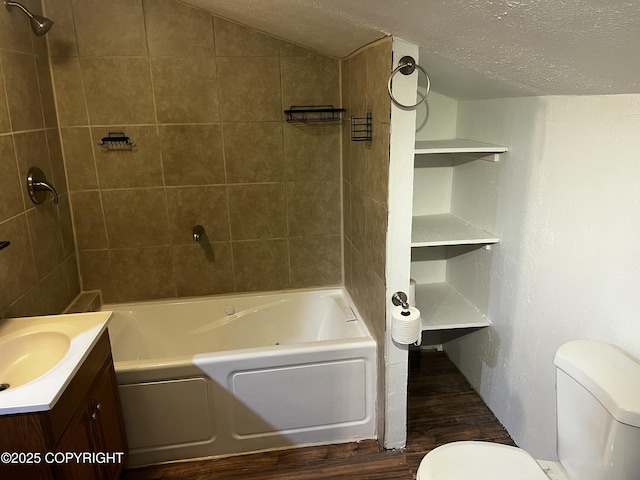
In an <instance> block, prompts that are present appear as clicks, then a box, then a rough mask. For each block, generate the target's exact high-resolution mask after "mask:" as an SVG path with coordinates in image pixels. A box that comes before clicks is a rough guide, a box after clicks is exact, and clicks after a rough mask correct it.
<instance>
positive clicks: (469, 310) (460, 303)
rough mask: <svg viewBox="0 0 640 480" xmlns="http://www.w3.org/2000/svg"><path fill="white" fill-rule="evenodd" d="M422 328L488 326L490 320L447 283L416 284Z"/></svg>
mask: <svg viewBox="0 0 640 480" xmlns="http://www.w3.org/2000/svg"><path fill="white" fill-rule="evenodd" d="M416 307H417V308H418V309H419V310H420V313H421V314H422V330H423V331H426V330H448V329H456V328H479V327H488V326H490V325H491V322H490V321H489V320H488V319H487V318H486V317H485V316H484V315H483V314H482V313H481V312H480V311H478V309H477V308H475V307H474V306H473V305H471V304H470V303H469V302H468V301H467V300H466V299H465V298H464V297H463V296H462V295H460V294H459V293H458V292H457V291H456V290H455V289H453V288H452V287H451V286H449V284H447V283H428V284H423V285H417V286H416Z"/></svg>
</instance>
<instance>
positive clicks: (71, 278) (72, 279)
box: [64, 254, 81, 300]
mask: <svg viewBox="0 0 640 480" xmlns="http://www.w3.org/2000/svg"><path fill="white" fill-rule="evenodd" d="M64 265H65V268H66V269H67V283H68V285H69V296H70V297H71V300H73V299H74V298H76V297H77V296H78V295H79V294H80V291H81V288H80V276H79V274H78V263H77V261H76V256H75V254H74V255H71V256H70V257H69V258H67V260H66V261H65V263H64Z"/></svg>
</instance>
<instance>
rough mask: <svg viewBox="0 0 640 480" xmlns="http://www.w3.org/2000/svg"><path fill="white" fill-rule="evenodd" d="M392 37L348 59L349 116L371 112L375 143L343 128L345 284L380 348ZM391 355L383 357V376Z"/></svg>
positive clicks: (381, 401) (380, 394)
mask: <svg viewBox="0 0 640 480" xmlns="http://www.w3.org/2000/svg"><path fill="white" fill-rule="evenodd" d="M391 47H392V40H391V38H386V39H383V40H381V41H378V42H375V43H374V44H371V45H369V46H367V47H364V48H362V49H360V50H359V51H358V52H356V53H355V54H354V55H352V56H350V57H349V58H346V59H345V60H343V61H342V102H343V106H344V108H346V109H347V117H349V118H350V117H351V115H354V116H356V117H365V116H366V113H367V112H371V114H372V120H373V128H372V141H371V142H353V141H351V138H350V137H351V134H350V128H349V122H345V123H344V125H343V143H342V145H343V147H342V156H343V167H342V174H343V189H344V195H343V196H344V207H343V214H344V250H345V253H344V269H345V285H346V287H347V290H348V291H349V293H350V294H351V297H352V298H353V300H354V302H355V303H356V305H357V307H358V310H359V311H360V313H361V314H362V315H363V316H364V318H365V320H366V321H367V325H368V326H369V329H370V330H371V333H372V335H373V336H374V338H375V339H376V341H377V343H378V345H380V346H383V345H384V344H385V342H384V334H385V305H386V304H385V295H386V283H385V262H386V248H387V247H386V241H387V214H388V200H387V199H388V193H389V190H388V185H389V133H390V127H391V102H390V99H389V95H388V93H387V90H386V88H387V79H388V77H389V72H390V71H391ZM384 371H385V356H384V355H378V372H384ZM385 394H386V392H385V385H384V374H380V375H378V405H377V408H378V415H377V418H378V419H379V425H378V432H379V435H380V436H381V435H383V432H384V418H385V415H384V398H385Z"/></svg>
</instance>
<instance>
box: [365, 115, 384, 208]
mask: <svg viewBox="0 0 640 480" xmlns="http://www.w3.org/2000/svg"><path fill="white" fill-rule="evenodd" d="M389 127H390V124H388V123H380V122H376V124H375V131H376V135H374V137H373V141H372V142H371V149H370V150H369V151H368V152H367V153H368V155H367V168H366V172H365V184H366V186H367V196H368V197H370V198H372V199H373V200H375V201H376V202H378V203H379V204H380V205H385V206H386V205H387V202H388V197H389V134H390V130H389Z"/></svg>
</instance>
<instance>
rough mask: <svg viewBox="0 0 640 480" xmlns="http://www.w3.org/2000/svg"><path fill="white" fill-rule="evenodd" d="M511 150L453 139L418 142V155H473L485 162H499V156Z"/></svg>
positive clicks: (488, 144)
mask: <svg viewBox="0 0 640 480" xmlns="http://www.w3.org/2000/svg"><path fill="white" fill-rule="evenodd" d="M508 150H509V149H508V148H507V147H504V146H501V145H493V144H491V143H482V142H476V141H473V140H462V139H459V138H453V139H449V140H426V141H418V142H416V146H415V151H414V153H415V154H416V155H425V154H433V153H453V154H462V155H473V156H477V157H478V158H482V159H483V160H489V161H497V160H498V156H497V155H498V154H500V153H504V152H507V151H508Z"/></svg>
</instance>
